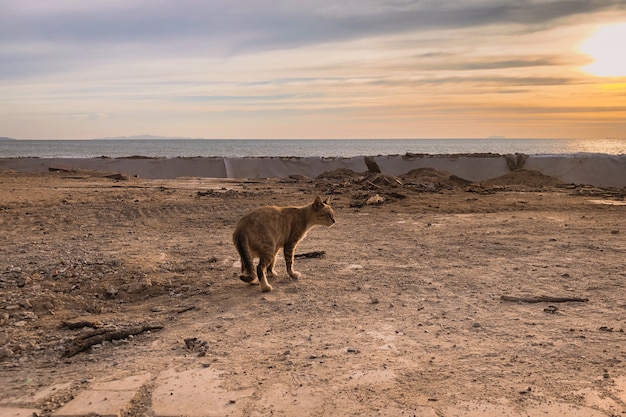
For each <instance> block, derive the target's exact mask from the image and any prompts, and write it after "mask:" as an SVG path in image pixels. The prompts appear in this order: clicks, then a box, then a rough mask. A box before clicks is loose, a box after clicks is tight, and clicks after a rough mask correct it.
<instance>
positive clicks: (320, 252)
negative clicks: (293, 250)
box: [293, 250, 326, 259]
mask: <svg viewBox="0 0 626 417" xmlns="http://www.w3.org/2000/svg"><path fill="white" fill-rule="evenodd" d="M324 255H326V251H323V250H318V251H315V252H307V253H297V254H295V255H293V257H294V258H296V259H298V258H321V257H322V256H324Z"/></svg>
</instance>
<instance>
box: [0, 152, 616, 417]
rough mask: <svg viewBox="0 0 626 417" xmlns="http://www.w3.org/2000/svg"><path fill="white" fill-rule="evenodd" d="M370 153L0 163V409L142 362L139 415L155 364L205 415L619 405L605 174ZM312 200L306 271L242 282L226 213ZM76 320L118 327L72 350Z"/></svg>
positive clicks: (55, 398)
mask: <svg viewBox="0 0 626 417" xmlns="http://www.w3.org/2000/svg"><path fill="white" fill-rule="evenodd" d="M31 162H32V161H31ZM134 162H137V161H134ZM377 162H378V163H379V165H380V166H381V167H382V168H383V172H386V173H387V174H392V175H395V177H394V176H392V175H382V174H378V175H376V174H367V173H364V172H363V171H365V167H364V166H361V165H359V166H358V167H355V168H354V169H348V168H345V167H344V168H342V169H335V168H333V169H329V170H326V171H325V172H323V173H322V174H321V175H319V176H318V175H316V176H307V177H308V178H307V177H304V176H292V177H287V176H286V175H285V176H276V177H278V178H270V179H253V178H251V179H245V180H243V179H235V178H206V177H200V176H188V177H186V178H178V179H168V178H162V179H148V178H145V177H144V178H141V177H133V176H128V177H110V176H107V175H108V174H107V173H103V172H100V171H98V170H93V169H92V170H87V169H82V170H80V169H76V170H72V169H69V170H62V171H55V172H48V167H46V169H42V170H41V172H16V171H20V170H19V169H15V168H10V167H8V166H7V165H6V164H5V165H2V166H0V171H1V170H4V172H1V173H0V230H1V231H2V233H1V234H0V259H2V262H1V263H0V386H2V387H3V389H2V390H1V391H0V408H1V407H2V406H3V405H6V406H17V405H20V406H29V407H31V408H34V409H36V410H39V411H38V412H39V415H42V416H49V415H53V414H54V413H55V412H58V410H60V409H61V408H62V407H63V406H64V405H66V404H67V403H68V402H70V401H71V400H72V399H73V398H75V397H76V396H77V395H79V394H80V393H81V392H84V391H85V390H88V389H89V387H91V386H93V385H94V384H95V383H97V382H98V383H100V382H102V381H116V380H121V379H123V378H126V377H129V376H133V375H147V377H146V379H145V383H144V385H143V386H142V388H141V390H140V391H139V392H138V394H137V395H136V396H135V397H134V398H133V399H132V402H131V403H130V405H129V406H128V407H127V408H125V409H124V410H123V412H122V415H124V416H127V417H129V416H154V415H155V412H154V407H156V406H157V402H158V399H159V398H160V397H159V396H160V395H161V396H162V395H164V394H163V393H162V392H161V391H160V390H161V389H162V387H163V384H162V381H163V380H164V379H163V378H165V376H167V375H171V374H175V375H182V374H183V373H184V372H189V371H193V370H198V369H205V370H208V371H210V372H213V373H214V375H215V378H216V381H217V382H216V387H217V388H215V389H216V390H218V391H219V392H221V393H227V394H224V395H225V396H224V398H230V400H228V401H227V405H224V407H227V408H225V409H224V410H226V411H225V412H224V413H223V414H221V415H234V416H239V415H240V416H267V415H273V416H294V415H302V416H306V415H309V416H336V415H343V416H357V415H358V416H403V415H405V416H412V415H418V416H485V415H487V416H489V415H492V416H496V415H498V416H501V415H511V416H513V415H516V416H518V415H519V416H527V415H528V416H536V415H563V416H565V415H567V416H617V415H622V414H624V413H626V365H625V364H626V362H625V361H626V344H625V341H626V337H625V335H624V327H626V322H625V320H624V317H625V313H626V301H625V300H624V290H625V285H626V284H625V281H626V272H625V270H624V259H626V239H625V238H624V235H625V234H626V202H625V196H626V189H625V188H624V185H621V186H620V185H614V186H609V185H607V184H595V185H594V184H592V182H582V183H578V184H572V182H573V181H567V180H563V179H562V178H559V177H558V176H557V175H549V173H546V172H543V173H542V172H539V170H534V169H526V170H524V169H522V170H515V171H510V170H509V169H508V168H506V161H504V162H502V161H501V160H499V159H498V160H494V161H492V162H493V164H494V165H495V164H501V163H504V164H505V165H504V166H505V167H504V168H503V170H500V168H498V170H494V171H493V173H494V175H490V177H489V178H485V179H484V180H480V181H476V180H473V179H468V178H466V177H464V176H462V175H458V174H455V173H454V172H451V170H444V169H441V168H439V169H433V168H421V169H417V170H412V171H410V172H409V170H406V171H404V172H389V171H390V169H389V168H388V167H389V166H391V165H393V163H391V162H389V163H388V161H386V160H385V159H384V158H380V159H377ZM396 162H397V161H396ZM359 163H360V164H361V163H362V160H361V161H359ZM526 164H527V166H526V167H525V168H528V167H533V166H536V165H533V164H539V162H537V161H527V162H526ZM59 165H62V164H59ZM487 165H488V164H487ZM400 168H402V167H400ZM400 168H398V169H400ZM487 168H488V167H487ZM10 169H13V171H10ZM489 169H490V168H489ZM549 169H550V168H549V167H548V166H546V167H545V170H549ZM552 169H555V168H552ZM104 171H116V172H120V171H125V172H127V173H128V171H126V170H119V169H105V170H104ZM288 174H292V173H291V172H289V173H288ZM453 174H454V175H453ZM241 176H243V175H240V177H241ZM243 177H245V176H243ZM583 183H586V184H591V185H582V184H583ZM316 195H322V196H330V197H331V199H332V205H333V207H334V209H335V211H336V215H337V224H336V225H334V226H333V227H331V228H327V229H326V228H316V229H313V230H312V231H311V232H310V233H309V235H308V236H307V238H306V239H305V240H304V241H303V242H302V243H301V244H300V246H299V247H298V251H297V253H299V254H302V255H304V256H303V257H301V258H299V259H296V268H297V269H298V270H300V271H301V272H302V274H303V277H302V278H301V279H300V280H297V281H294V280H289V279H288V277H287V274H286V272H285V267H284V264H283V263H282V260H281V261H280V262H279V264H278V265H277V271H278V273H279V276H278V277H277V278H274V279H273V280H271V283H272V285H273V287H274V290H273V291H272V292H269V293H261V291H260V289H259V287H258V286H251V285H247V284H245V283H243V282H241V281H240V280H239V279H238V278H237V275H238V272H239V269H238V257H237V252H236V250H235V248H234V247H233V245H232V243H231V234H232V231H233V228H234V226H235V224H236V222H237V220H238V219H239V218H240V217H241V216H242V215H243V214H245V213H246V212H247V211H249V210H251V209H253V208H255V207H258V206H262V205H304V204H308V203H309V202H311V201H312V200H313V198H314V197H315V196H316ZM316 253H317V255H318V256H317V257H316V256H313V255H309V256H310V257H307V256H306V255H307V254H316ZM94 329H105V331H109V332H110V333H109V334H113V333H111V332H122V333H123V332H124V331H128V329H132V331H129V332H128V333H127V334H126V335H124V334H121V335H120V337H113V336H112V337H111V338H110V339H109V340H105V341H103V342H102V343H96V344H94V345H93V346H91V347H85V348H84V349H83V350H78V348H77V346H79V344H80V343H79V342H80V340H82V339H81V337H82V336H84V335H85V333H87V332H93V331H94ZM137 329H138V330H137ZM50 387H54V389H49V388H50ZM42 392H43V393H44V394H41V393H42ZM220 398H221V397H220ZM338 410H340V411H338ZM216 415H217V414H216Z"/></svg>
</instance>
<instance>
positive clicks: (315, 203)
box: [313, 195, 324, 210]
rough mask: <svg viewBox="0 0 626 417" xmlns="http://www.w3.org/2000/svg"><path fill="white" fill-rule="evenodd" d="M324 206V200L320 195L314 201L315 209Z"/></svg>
mask: <svg viewBox="0 0 626 417" xmlns="http://www.w3.org/2000/svg"><path fill="white" fill-rule="evenodd" d="M322 207H324V203H323V202H322V199H321V197H320V196H319V195H318V196H317V197H315V201H314V202H313V209H314V210H319V209H321V208H322Z"/></svg>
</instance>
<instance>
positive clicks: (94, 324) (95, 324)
mask: <svg viewBox="0 0 626 417" xmlns="http://www.w3.org/2000/svg"><path fill="white" fill-rule="evenodd" d="M84 327H91V328H92V329H98V328H100V327H102V323H100V322H99V321H87V320H83V321H73V322H70V321H64V322H61V328H64V329H70V330H76V329H82V328H84Z"/></svg>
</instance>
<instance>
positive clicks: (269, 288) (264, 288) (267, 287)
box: [261, 284, 274, 292]
mask: <svg viewBox="0 0 626 417" xmlns="http://www.w3.org/2000/svg"><path fill="white" fill-rule="evenodd" d="M273 289H274V288H272V286H271V285H269V284H267V285H261V291H263V292H270V291H272V290H273Z"/></svg>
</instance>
